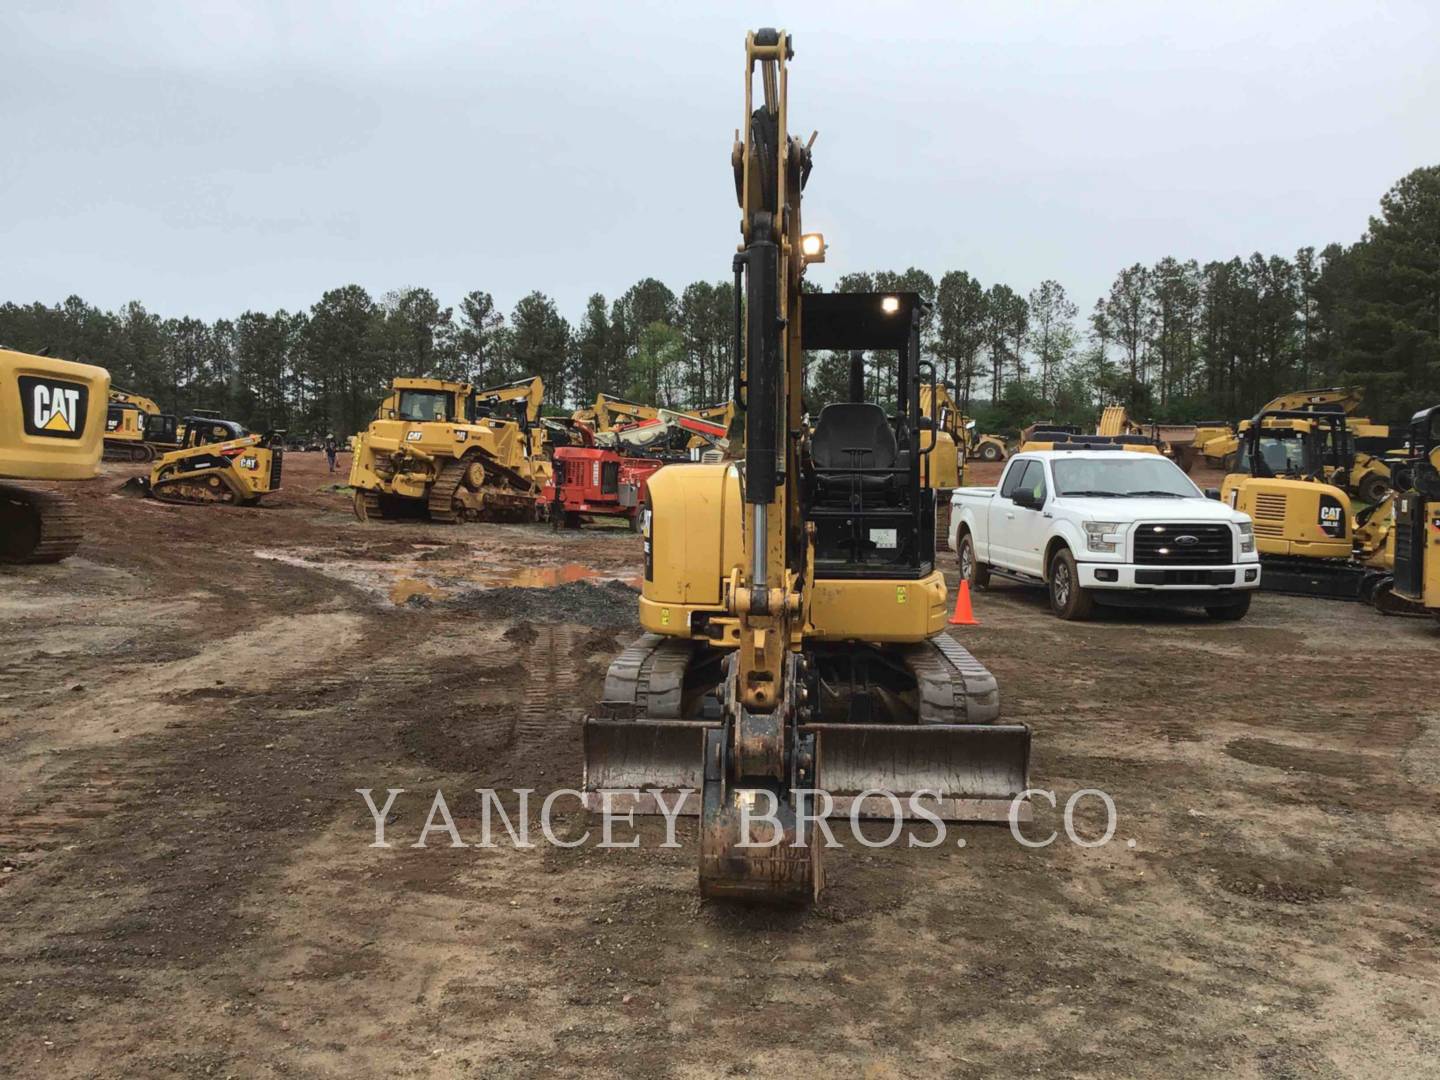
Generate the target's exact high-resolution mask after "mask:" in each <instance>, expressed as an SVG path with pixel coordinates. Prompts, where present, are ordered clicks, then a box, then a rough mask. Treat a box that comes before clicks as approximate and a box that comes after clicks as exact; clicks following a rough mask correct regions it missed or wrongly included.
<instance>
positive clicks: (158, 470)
mask: <svg viewBox="0 0 1440 1080" xmlns="http://www.w3.org/2000/svg"><path fill="white" fill-rule="evenodd" d="M183 425H184V434H183V435H182V436H181V440H180V447H179V449H177V450H171V451H170V452H169V453H166V454H162V455H161V456H160V457H159V458H157V459H156V461H155V463H154V464H153V465H151V466H150V475H149V477H148V478H144V479H142V480H141V481H140V487H141V488H142V490H143V491H144V492H145V493H146V494H147V495H149V496H150V497H151V498H153V499H158V500H159V501H160V502H166V503H175V504H177V505H182V506H204V505H209V504H212V503H214V504H219V505H222V506H254V505H255V504H256V503H258V502H259V501H260V497H261V496H262V495H267V494H269V493H270V492H272V491H278V490H279V488H280V477H281V472H282V469H283V467H284V460H285V451H284V445H285V438H284V435H285V433H284V432H270V433H268V434H265V435H256V434H252V433H251V432H248V431H246V430H245V428H244V427H243V426H242V425H240V424H238V423H236V422H235V421H234V420H222V419H219V418H216V417H213V416H187V417H185V419H184V421H183ZM127 486H128V485H127Z"/></svg>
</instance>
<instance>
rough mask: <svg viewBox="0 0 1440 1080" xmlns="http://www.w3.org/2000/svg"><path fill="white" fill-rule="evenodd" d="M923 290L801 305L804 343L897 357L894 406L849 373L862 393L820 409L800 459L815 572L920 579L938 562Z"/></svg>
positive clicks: (822, 297)
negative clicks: (922, 360) (929, 481)
mask: <svg viewBox="0 0 1440 1080" xmlns="http://www.w3.org/2000/svg"><path fill="white" fill-rule="evenodd" d="M920 311H921V302H920V297H919V295H918V294H916V293H899V294H886V295H881V294H878V293H812V294H809V295H807V296H806V297H805V302H804V307H803V308H802V309H801V331H800V342H801V348H802V349H803V350H805V351H810V350H820V349H828V350H836V351H848V352H850V353H851V357H852V359H851V363H852V365H859V364H861V363H862V362H863V356H864V353H865V352H874V353H880V354H881V355H893V356H894V357H895V363H894V364H893V365H891V367H890V372H889V374H891V375H892V376H893V377H892V378H891V379H889V380H888V382H889V385H888V386H884V387H881V388H879V389H882V390H883V391H884V392H885V393H886V396H887V397H890V398H892V400H893V401H894V412H893V413H889V414H887V413H886V411H885V409H884V408H882V407H881V406H880V405H879V404H877V403H875V402H873V401H865V400H863V396H864V395H863V392H861V393H857V391H863V380H862V379H861V378H859V375H861V374H863V372H852V377H851V380H850V385H851V396H852V398H854V399H855V400H850V401H842V402H832V403H830V404H827V405H825V406H824V407H823V408H821V410H820V415H819V417H818V418H817V419H816V421H815V429H814V431H813V432H812V433H811V435H810V439H809V453H808V455H805V456H803V457H802V469H803V470H804V477H803V491H802V504H803V505H804V506H805V507H806V510H805V518H806V521H808V522H809V523H810V524H812V525H813V526H814V530H815V577H816V578H817V579H832V580H833V579H845V578H873V577H877V576H878V577H893V578H896V579H908V580H919V579H921V578H923V577H925V576H926V575H928V574H930V573H931V571H933V570H934V568H935V492H934V489H933V488H930V487H928V486H926V485H923V484H922V483H921V479H922V472H923V469H922V465H923V464H924V462H925V459H926V458H927V457H928V456H929V455H930V454H931V453H932V452H933V451H934V449H935V445H936V435H935V423H934V421H933V420H932V419H931V418H929V417H922V416H921V414H920V401H919V354H920V331H919V315H920Z"/></svg>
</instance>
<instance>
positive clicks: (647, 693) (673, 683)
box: [600, 634, 695, 720]
mask: <svg viewBox="0 0 1440 1080" xmlns="http://www.w3.org/2000/svg"><path fill="white" fill-rule="evenodd" d="M694 652H695V649H694V646H693V645H692V644H691V642H689V641H685V640H683V639H681V638H672V637H665V636H663V635H661V634H642V635H641V636H640V637H639V639H638V640H636V641H635V643H634V644H632V645H631V646H630V647H629V648H627V649H626V650H625V651H624V652H622V653H621V654H620V655H619V656H617V657H616V658H615V659H614V660H613V661H611V664H610V670H609V671H607V672H606V673H605V691H604V694H603V696H602V697H601V699H600V709H601V712H602V713H603V714H604V715H606V716H607V717H610V718H612V719H616V720H679V719H681V716H680V706H681V701H682V697H683V691H684V688H685V671H686V669H687V668H688V667H689V666H690V660H691V658H692V657H693V655H694Z"/></svg>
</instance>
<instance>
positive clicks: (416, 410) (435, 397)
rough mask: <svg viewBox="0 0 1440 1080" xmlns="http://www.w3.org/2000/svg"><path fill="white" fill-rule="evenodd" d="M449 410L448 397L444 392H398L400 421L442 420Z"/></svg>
mask: <svg viewBox="0 0 1440 1080" xmlns="http://www.w3.org/2000/svg"><path fill="white" fill-rule="evenodd" d="M449 410H450V395H449V394H448V393H446V392H445V391H444V390H402V391H400V419H401V420H421V421H427V420H444V419H446V417H447V416H448V414H449Z"/></svg>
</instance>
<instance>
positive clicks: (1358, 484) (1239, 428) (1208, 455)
mask: <svg viewBox="0 0 1440 1080" xmlns="http://www.w3.org/2000/svg"><path fill="white" fill-rule="evenodd" d="M1364 399H1365V392H1364V390H1363V389H1361V388H1360V387H1358V386H1325V387H1319V388H1316V389H1313V390H1296V391H1293V392H1291V393H1288V394H1281V395H1280V396H1279V397H1277V398H1274V399H1273V400H1271V401H1269V402H1268V403H1266V405H1265V406H1264V407H1263V408H1261V409H1260V413H1259V415H1265V414H1275V413H1282V412H1293V411H1302V412H1335V413H1340V414H1341V415H1343V416H1344V417H1345V425H1344V429H1343V436H1344V438H1345V440H1346V445H1345V446H1337V447H1333V448H1331V450H1330V451H1329V455H1330V456H1331V457H1336V458H1343V459H1344V460H1345V461H1346V462H1347V464H1345V465H1343V466H1342V465H1339V464H1331V465H1328V466H1326V467H1325V469H1324V475H1325V477H1326V479H1327V480H1328V481H1329V482H1330V483H1332V484H1334V485H1335V486H1337V487H1340V488H1343V489H1344V490H1345V491H1346V492H1347V493H1348V494H1349V495H1351V496H1352V497H1354V498H1357V499H1359V500H1360V501H1361V502H1365V503H1369V504H1371V505H1376V504H1378V503H1380V502H1381V501H1382V500H1383V499H1384V498H1385V496H1386V493H1387V492H1388V491H1389V490H1390V466H1389V463H1388V462H1387V461H1386V459H1385V456H1386V454H1388V453H1390V452H1392V451H1393V450H1395V449H1397V448H1398V442H1397V441H1396V440H1395V439H1394V438H1393V437H1392V435H1391V432H1390V428H1389V426H1388V425H1386V424H1376V423H1374V422H1373V421H1371V420H1369V419H1367V418H1366V417H1362V416H1358V415H1356V414H1357V412H1358V410H1359V408H1360V405H1361V403H1362V402H1363V401H1364ZM1252 422H1253V421H1250V420H1242V421H1241V422H1240V423H1239V424H1231V423H1228V422H1227V421H1223V420H1206V421H1201V422H1200V423H1199V424H1198V425H1196V428H1195V436H1194V451H1195V452H1196V453H1199V454H1200V455H1202V456H1203V457H1204V458H1205V462H1206V464H1208V465H1210V466H1211V467H1212V468H1223V469H1224V470H1225V471H1226V472H1227V473H1229V472H1234V471H1235V468H1236V466H1237V465H1238V464H1239V463H1240V459H1241V453H1240V451H1241V443H1242V441H1243V437H1244V434H1245V431H1246V430H1247V429H1248V427H1249V426H1250V424H1251V423H1252ZM1326 430H1327V431H1328V430H1330V429H1329V428H1327V429H1326Z"/></svg>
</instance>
